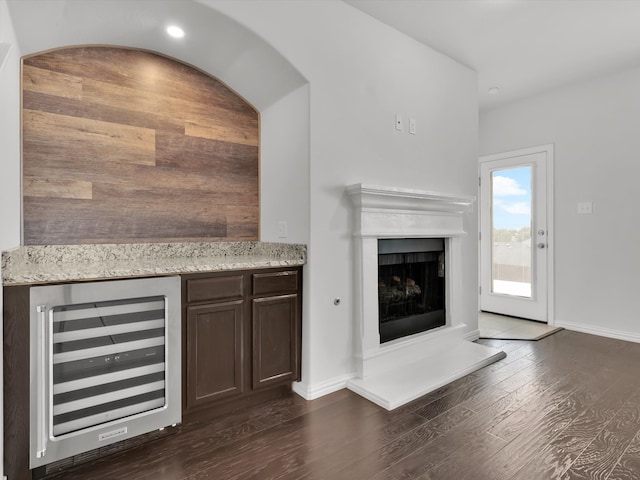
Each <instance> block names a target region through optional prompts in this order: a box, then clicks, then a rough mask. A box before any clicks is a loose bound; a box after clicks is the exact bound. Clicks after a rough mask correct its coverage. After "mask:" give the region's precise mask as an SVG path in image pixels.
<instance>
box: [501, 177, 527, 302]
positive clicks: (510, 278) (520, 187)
mask: <svg viewBox="0 0 640 480" xmlns="http://www.w3.org/2000/svg"><path fill="white" fill-rule="evenodd" d="M532 170H533V167H531V166H525V167H518V168H508V169H503V170H494V171H493V172H491V221H492V226H491V243H492V251H491V275H492V276H491V286H492V287H491V288H492V291H493V293H499V294H504V295H514V296H518V297H529V298H530V297H531V265H532V264H533V262H532V256H533V249H532V245H531V227H532V225H531V218H532V216H531V180H532V178H531V177H532Z"/></svg>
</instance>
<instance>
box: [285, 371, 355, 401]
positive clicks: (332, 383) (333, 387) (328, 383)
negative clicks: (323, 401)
mask: <svg viewBox="0 0 640 480" xmlns="http://www.w3.org/2000/svg"><path fill="white" fill-rule="evenodd" d="M355 377H356V374H355V373H350V374H348V375H342V376H340V377H336V378H331V379H329V380H325V381H324V382H320V383H316V384H313V385H308V384H306V383H305V382H294V383H293V386H292V388H293V391H294V392H295V393H297V394H298V395H300V396H301V397H302V398H304V399H305V400H315V399H316V398H320V397H324V396H325V395H328V394H330V393H333V392H337V391H338V390H342V389H343V388H347V383H348V382H349V380H351V379H352V378H355Z"/></svg>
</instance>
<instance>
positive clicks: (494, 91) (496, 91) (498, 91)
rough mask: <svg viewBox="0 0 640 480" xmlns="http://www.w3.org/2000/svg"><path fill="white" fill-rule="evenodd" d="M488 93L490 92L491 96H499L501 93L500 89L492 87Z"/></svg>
mask: <svg viewBox="0 0 640 480" xmlns="http://www.w3.org/2000/svg"><path fill="white" fill-rule="evenodd" d="M487 92H489V95H497V94H498V93H500V87H491V88H490V89H489V90H487Z"/></svg>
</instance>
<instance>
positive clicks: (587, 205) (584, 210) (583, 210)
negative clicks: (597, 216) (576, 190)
mask: <svg viewBox="0 0 640 480" xmlns="http://www.w3.org/2000/svg"><path fill="white" fill-rule="evenodd" d="M591 213H593V202H578V214H580V215H585V214H587V215H588V214H591Z"/></svg>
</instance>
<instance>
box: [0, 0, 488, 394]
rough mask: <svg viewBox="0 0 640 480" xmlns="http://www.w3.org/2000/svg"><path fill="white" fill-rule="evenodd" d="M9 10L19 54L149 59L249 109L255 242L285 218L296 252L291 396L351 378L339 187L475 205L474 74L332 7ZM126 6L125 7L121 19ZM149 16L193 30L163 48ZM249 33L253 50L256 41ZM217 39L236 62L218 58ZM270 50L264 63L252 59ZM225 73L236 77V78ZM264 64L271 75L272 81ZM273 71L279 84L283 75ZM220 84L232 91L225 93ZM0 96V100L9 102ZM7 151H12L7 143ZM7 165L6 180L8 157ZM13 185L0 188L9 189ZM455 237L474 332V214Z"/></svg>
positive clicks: (246, 4)
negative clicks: (70, 50)
mask: <svg viewBox="0 0 640 480" xmlns="http://www.w3.org/2000/svg"><path fill="white" fill-rule="evenodd" d="M10 5H11V14H12V18H13V20H14V25H16V32H17V36H18V40H19V42H20V44H21V46H22V47H23V48H22V51H23V53H24V54H27V53H31V52H34V51H38V50H43V49H46V48H52V47H55V46H59V45H68V44H80V43H112V44H125V45H129V46H140V47H143V48H149V49H152V50H156V51H162V52H165V53H167V54H168V55H171V56H174V57H176V58H179V59H182V60H185V61H188V62H189V63H192V64H194V65H196V66H199V67H200V68H203V69H205V70H207V71H210V72H211V73H213V74H214V75H217V76H219V77H220V78H222V79H225V78H226V79H227V80H226V81H227V82H228V83H229V84H231V85H232V87H233V88H235V89H236V90H238V91H239V92H240V93H241V94H243V95H244V96H245V97H246V98H247V99H249V100H250V101H252V102H253V103H254V104H256V105H257V106H258V107H259V108H260V110H261V112H262V142H263V150H262V179H263V190H262V201H263V211H262V218H263V224H262V228H263V238H264V239H265V240H275V239H277V238H276V237H274V236H277V231H276V230H274V225H273V224H274V221H275V222H276V223H277V221H278V220H288V222H289V232H290V237H289V240H291V241H304V242H306V243H308V245H309V259H308V260H309V262H308V265H307V266H306V267H305V275H304V288H305V297H304V313H303V317H304V318H303V337H304V338H303V384H304V388H305V389H306V391H307V393H310V394H319V393H326V392H327V391H329V390H331V389H333V388H338V387H340V386H342V385H344V382H345V379H346V378H347V377H348V376H350V375H351V374H352V373H353V361H352V360H353V359H352V355H353V335H352V325H353V304H352V302H351V300H350V299H351V294H352V281H353V280H352V278H353V275H352V241H351V231H352V228H351V227H352V226H351V220H352V218H351V214H350V210H351V208H350V204H349V200H348V198H347V196H346V195H345V193H344V188H345V186H346V185H348V184H352V183H359V182H364V183H372V184H383V185H392V186H398V187H409V188H420V189H426V190H433V191H437V192H448V193H458V194H466V195H476V193H477V192H476V190H477V186H476V185H477V183H476V182H477V180H476V176H477V169H476V157H477V134H478V126H477V125H478V120H477V87H476V85H477V78H476V74H475V73H474V72H472V71H470V70H469V69H467V68H465V67H463V66H461V65H459V64H457V63H456V62H454V61H452V60H450V59H448V58H447V57H445V56H443V55H441V54H439V53H437V52H435V51H433V50H431V49H429V48H427V47H425V46H423V45H420V44H419V43H417V42H416V41H414V40H412V39H410V38H409V37H407V36H405V35H403V34H400V33H399V32H397V31H396V30H394V29H392V28H390V27H387V26H385V25H383V24H381V23H379V22H378V21H377V20H374V19H373V18H371V17H369V16H367V15H365V14H363V13H362V12H360V11H358V10H356V9H354V8H352V7H350V6H349V5H347V4H345V3H343V2H341V1H337V0H305V1H303V2H301V1H298V0H270V1H268V2H267V1H262V0H245V1H242V2H238V1H235V0H232V1H228V0H223V1H217V0H201V1H199V2H198V4H197V5H199V6H200V7H202V8H205V9H207V8H210V9H211V12H214V13H215V12H221V13H222V14H223V15H222V16H221V15H219V14H216V15H213V13H212V14H206V12H203V11H202V8H198V9H196V10H197V12H196V11H195V10H193V9H192V8H191V7H192V6H193V4H191V2H186V1H184V0H181V1H178V2H175V3H174V4H171V5H174V6H176V8H170V6H171V5H169V6H167V3H165V2H155V1H151V2H149V1H136V2H135V3H133V2H127V8H126V9H124V8H122V9H119V7H118V6H122V5H123V4H122V3H120V2H106V1H98V0H95V1H92V2H84V1H81V2H74V1H69V0H67V1H63V2H53V1H45V2H35V1H34V2H22V1H12V2H11V3H10ZM130 5H133V6H135V8H133V7H131V8H133V10H131V11H130ZM205 5H206V6H205ZM194 8H195V7H194ZM96 12H98V13H99V14H98V13H96ZM162 12H169V13H171V14H172V15H182V21H183V22H186V23H183V24H184V26H185V29H186V30H187V35H190V32H191V30H190V26H191V25H193V26H194V27H195V28H196V32H197V35H192V36H191V37H190V39H189V42H192V43H189V45H188V46H187V45H184V46H183V47H178V46H174V45H173V44H169V43H168V42H167V40H166V39H165V38H164V37H162V36H161V34H159V33H158V27H159V26H161V18H160V17H161V13H162ZM224 16H227V17H230V18H232V19H234V20H235V21H237V22H239V23H240V24H242V25H244V26H245V27H246V30H245V31H242V29H237V28H235V26H234V28H231V26H233V25H232V24H234V22H233V21H232V20H228V21H227V22H225V21H224V18H223V17H224ZM208 21H210V22H212V23H211V25H210V26H208V25H207V22H208ZM227 23H228V24H229V25H228V24H227ZM214 27H215V28H214ZM214 30H215V32H214ZM209 31H211V35H213V34H214V33H215V34H216V35H218V34H220V32H226V33H224V35H226V37H224V38H221V37H219V36H218V37H216V39H215V41H213V40H211V38H209V37H207V35H208V34H209ZM256 35H257V37H258V38H260V39H262V42H263V43H264V45H259V44H256V42H255V41H254V38H253V37H255V36H256ZM247 38H250V39H251V42H248V40H247ZM222 40H224V45H228V46H229V48H231V49H232V50H233V51H234V52H236V53H235V55H236V56H237V58H236V59H234V58H232V55H231V56H230V55H228V54H226V52H224V51H218V48H219V42H220V41H222ZM236 44H239V45H240V47H241V48H240V47H238V46H237V45H236ZM272 48H273V50H274V51H275V52H276V53H277V54H278V55H275V57H273V58H274V59H273V62H272V63H268V62H267V64H266V65H265V64H264V60H262V57H263V56H264V54H266V53H269V54H272V53H273V51H272V50H271V49H272ZM256 52H259V53H260V52H263V54H257V53H256ZM264 52H266V53H264ZM280 55H281V57H280ZM247 59H253V61H247ZM234 60H235V61H234ZM238 65H240V66H244V67H245V75H249V76H250V78H245V77H243V76H242V75H238V74H237V71H236V70H237V69H238V68H239V66H238ZM270 65H271V66H274V65H275V66H276V67H277V68H275V69H273V71H272V69H271V68H270ZM252 68H255V70H252ZM287 69H289V70H291V71H293V73H291V74H286V75H285V73H287V71H289V70H287ZM263 72H264V74H263ZM296 72H299V74H298V73H296ZM224 75H227V77H225V76H224ZM263 76H264V78H263ZM280 76H283V80H282V81H279V77H280ZM232 78H244V80H243V81H242V82H240V83H241V84H237V85H236V84H234V83H232V82H231V81H230V79H232ZM263 80H264V81H263ZM283 82H285V83H284V84H285V85H287V88H286V89H283V88H282V83H283ZM307 82H308V85H306V83H307ZM278 86H280V89H278ZM265 89H266V91H263V90H265ZM1 92H2V93H0V97H1V98H3V101H4V100H5V97H7V99H8V100H10V101H12V102H13V101H15V99H16V98H17V93H15V96H13V94H11V93H10V92H9V93H7V94H5V93H4V92H5V91H4V90H2V91H1ZM10 97H11V98H10ZM396 112H397V113H401V114H402V115H403V116H404V118H405V130H404V131H402V132H398V131H396V130H394V114H395V113H396ZM409 116H412V117H414V118H416V120H417V129H418V131H417V135H409V133H408V125H407V124H408V122H407V120H408V117H409ZM11 117H12V118H11V120H10V121H9V122H8V124H9V126H10V127H11V128H12V129H13V130H14V131H16V127H17V125H18V116H17V112H13V114H12V115H11ZM11 141H12V142H13V144H16V145H17V133H15V136H11ZM7 163H8V164H9V166H10V168H11V169H14V170H16V172H17V169H18V166H19V155H18V154H17V152H13V153H12V154H11V155H10V156H9V157H8V159H7ZM300 180H301V181H300ZM3 181H4V180H3ZM267 181H269V182H271V181H275V182H277V183H276V184H271V183H270V186H269V185H267V184H266V182H267ZM299 181H300V183H298V182H299ZM17 182H18V180H17V178H15V179H12V180H9V181H7V182H6V183H7V184H8V185H11V188H13V189H15V188H16V185H17ZM274 185H276V187H275V188H274ZM15 202H16V199H13V200H11V203H12V204H11V205H9V206H8V207H7V212H8V216H7V222H5V221H4V220H5V219H4V217H3V219H2V224H3V226H4V224H12V221H11V218H12V216H13V215H15V211H16V210H18V208H19V207H18V204H17V203H15ZM283 217H284V218H283ZM466 227H467V229H468V232H469V236H468V237H467V238H466V239H465V240H464V244H463V251H464V258H462V259H461V261H462V262H463V267H462V269H463V273H464V275H463V279H462V282H463V288H464V291H465V294H464V297H463V298H462V299H461V301H460V305H458V308H459V310H460V311H461V312H462V314H463V318H464V320H465V321H466V322H467V323H468V324H469V330H475V329H477V240H476V238H477V215H476V213H471V214H469V215H468V218H466ZM12 228H13V227H12ZM12 241H13V242H14V243H15V240H12ZM335 297H340V298H341V299H342V304H341V305H340V306H339V307H336V306H334V305H333V299H334V298H335Z"/></svg>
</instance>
